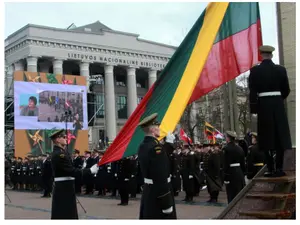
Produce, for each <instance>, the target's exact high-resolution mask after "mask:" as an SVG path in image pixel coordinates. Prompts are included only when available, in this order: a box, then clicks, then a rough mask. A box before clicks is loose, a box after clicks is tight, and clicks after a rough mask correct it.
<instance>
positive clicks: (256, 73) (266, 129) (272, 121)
mask: <svg viewBox="0 0 300 225" xmlns="http://www.w3.org/2000/svg"><path fill="white" fill-rule="evenodd" d="M259 50H260V54H261V56H262V58H263V61H262V62H261V64H260V65H257V66H254V67H252V68H251V70H250V75H249V89H250V112H251V113H252V114H257V116H258V119H257V131H258V143H259V148H260V149H261V150H263V151H264V152H265V157H266V161H267V166H268V172H267V173H266V174H265V176H274V177H281V176H285V172H283V159H284V151H285V150H286V149H291V148H292V144H291V136H290V129H289V124H288V119H287V115H286V111H285V107H284V100H285V99H286V98H287V97H288V95H289V93H290V86H289V81H288V76H287V73H286V69H285V67H283V66H280V65H275V64H274V63H273V61H272V58H273V54H272V52H273V51H274V50H275V48H274V47H272V46H267V45H264V46H261V47H260V48H259ZM274 151H275V153H276V171H275V172H274V160H273V153H274Z"/></svg>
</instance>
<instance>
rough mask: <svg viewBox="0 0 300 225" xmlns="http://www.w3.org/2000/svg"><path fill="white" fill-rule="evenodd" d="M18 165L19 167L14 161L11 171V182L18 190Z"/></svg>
mask: <svg viewBox="0 0 300 225" xmlns="http://www.w3.org/2000/svg"><path fill="white" fill-rule="evenodd" d="M16 165H17V162H16V161H13V162H12V163H11V169H10V177H11V182H12V184H13V189H16V173H17V171H16Z"/></svg>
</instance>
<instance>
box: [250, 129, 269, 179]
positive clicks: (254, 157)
mask: <svg viewBox="0 0 300 225" xmlns="http://www.w3.org/2000/svg"><path fill="white" fill-rule="evenodd" d="M256 137H257V133H255V132H253V133H252V145H251V146H250V147H249V151H248V155H247V178H248V179H252V178H253V177H254V176H255V175H256V174H257V172H258V171H260V170H261V168H262V167H263V166H264V161H265V155H264V152H263V151H260V149H259V148H258V144H257V140H256Z"/></svg>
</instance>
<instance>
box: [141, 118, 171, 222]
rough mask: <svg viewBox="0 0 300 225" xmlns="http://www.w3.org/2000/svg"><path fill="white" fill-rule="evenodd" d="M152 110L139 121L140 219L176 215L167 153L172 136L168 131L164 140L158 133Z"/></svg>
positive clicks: (165, 217) (166, 217) (169, 150)
mask: <svg viewBox="0 0 300 225" xmlns="http://www.w3.org/2000/svg"><path fill="white" fill-rule="evenodd" d="M157 116H158V114H157V113H154V114H152V115H150V116H148V117H146V118H144V119H143V120H142V121H141V122H140V123H139V126H141V128H142V130H143V131H144V133H145V138H144V140H143V142H142V143H141V145H140V147H139V149H138V160H139V162H140V167H141V172H142V175H143V177H144V188H143V194H142V199H141V206H140V219H176V218H177V216H176V208H175V202H174V195H173V191H172V184H171V177H170V176H171V171H170V161H169V157H168V153H169V152H172V151H173V150H174V146H173V143H174V140H175V136H174V135H173V134H171V133H168V135H167V137H166V141H165V144H164V145H162V144H161V143H160V142H159V140H158V138H159V137H160V129H159V125H160V123H159V122H158V121H157V120H156V118H157Z"/></svg>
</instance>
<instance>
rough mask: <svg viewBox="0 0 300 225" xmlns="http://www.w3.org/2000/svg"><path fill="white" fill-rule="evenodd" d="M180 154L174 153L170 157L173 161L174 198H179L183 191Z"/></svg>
mask: <svg viewBox="0 0 300 225" xmlns="http://www.w3.org/2000/svg"><path fill="white" fill-rule="evenodd" d="M180 157H181V156H180V153H177V152H173V153H172V154H171V155H170V160H171V163H170V164H171V175H172V178H171V182H172V188H173V193H174V196H178V194H179V192H180V189H181V178H180Z"/></svg>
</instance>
